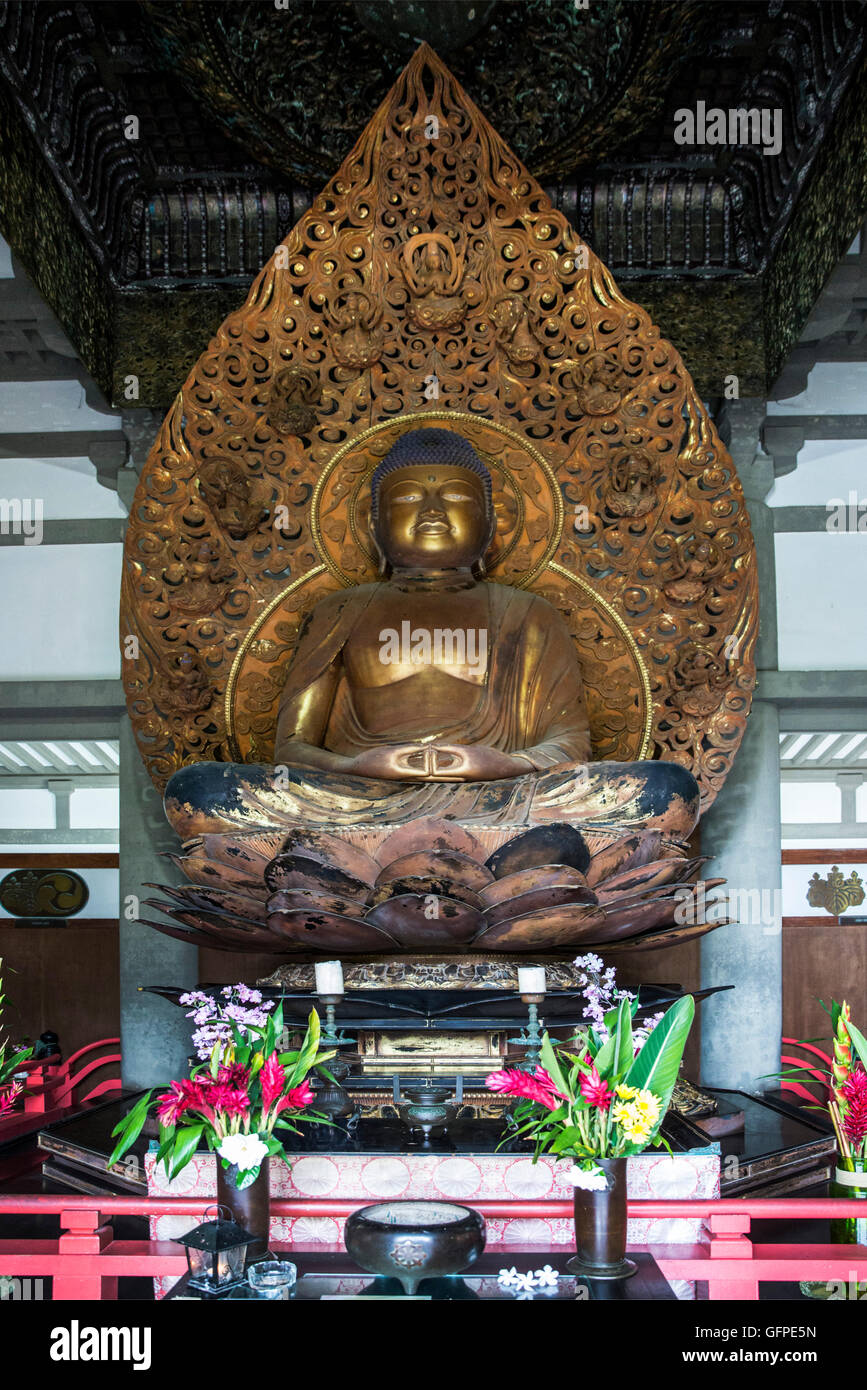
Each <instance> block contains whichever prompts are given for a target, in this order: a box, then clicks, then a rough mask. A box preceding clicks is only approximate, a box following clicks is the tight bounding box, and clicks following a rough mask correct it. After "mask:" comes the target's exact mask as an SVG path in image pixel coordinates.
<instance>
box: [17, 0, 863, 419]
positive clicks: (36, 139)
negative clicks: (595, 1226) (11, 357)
mask: <svg viewBox="0 0 867 1390" xmlns="http://www.w3.org/2000/svg"><path fill="white" fill-rule="evenodd" d="M278 5H279V6H280V7H278ZM864 17H865V14H864V7H863V5H862V4H861V3H860V0H823V3H821V4H820V3H815V0H795V2H794V3H791V2H789V0H748V2H746V3H743V2H742V3H731V4H728V3H727V4H719V3H715V0H609V3H605V0H593V3H592V4H591V5H590V6H589V8H588V9H586V10H582V9H579V8H577V7H576V5H575V4H574V3H573V0H487V2H485V0H475V3H463V0H403V2H402V3H397V4H392V3H390V0H326V2H325V3H323V2H322V0H286V2H285V4H284V3H282V0H278V3H275V2H274V0H222V3H213V0H208V2H207V3H202V2H201V0H189V2H188V3H175V0H159V2H158V3H145V0H142V3H119V4H106V3H96V2H94V0H89V2H88V0H81V2H80V3H59V2H55V0H39V3H38V4H33V3H30V0H27V3H18V2H17V0H9V3H5V4H3V5H0V75H2V81H0V231H2V233H3V235H4V236H5V237H6V238H7V240H9V241H10V243H11V244H12V246H13V250H14V251H15V252H16V254H17V255H18V257H19V258H20V260H21V262H22V263H23V264H24V266H25V268H26V269H27V270H28V272H29V273H30V275H31V276H32V278H33V279H34V281H35V282H36V284H37V286H38V287H39V289H40V291H41V292H42V294H43V295H44V296H45V298H46V299H47V300H48V302H49V304H50V305H51V306H52V308H53V309H54V310H55V312H56V313H57V315H58V317H59V318H60V320H61V322H62V323H63V325H64V327H65V328H66V330H67V332H68V333H69V335H70V337H71V339H72V341H73V343H74V345H75V346H76V348H77V350H78V351H79V353H80V354H81V357H82V359H83V361H84V362H85V364H86V366H87V368H88V370H89V371H90V372H91V373H92V375H93V376H94V377H95V379H96V380H97V381H98V382H99V384H100V385H101V387H102V388H103V390H104V391H105V392H106V394H107V395H108V396H109V397H110V398H111V399H113V400H114V401H115V402H118V403H120V402H122V401H123V385H124V381H125V379H126V378H127V377H128V376H129V375H130V374H134V375H135V376H136V377H137V378H138V379H139V392H140V394H139V397H138V398H137V402H136V403H137V404H140V405H153V406H157V407H159V406H163V405H165V404H167V403H168V401H169V400H170V399H171V398H172V396H173V395H174V393H175V392H176V391H177V389H178V387H179V386H180V384H181V382H182V380H183V379H184V377H185V376H186V373H187V371H188V370H189V368H190V366H191V365H192V363H193V362H194V361H195V359H196V357H197V356H198V355H199V353H200V352H201V350H202V347H203V346H204V344H205V342H206V341H207V339H208V337H209V336H210V334H211V333H212V332H213V331H214V329H215V328H216V327H217V325H218V324H219V322H220V321H221V319H222V318H223V317H224V316H225V314H226V313H228V312H229V311H230V310H231V309H232V308H234V307H236V306H237V304H238V303H239V302H240V301H241V300H242V299H243V297H244V294H245V291H246V289H247V287H248V285H249V283H250V281H251V280H252V278H253V276H254V275H255V274H256V272H257V271H258V270H259V269H260V268H261V266H262V264H264V262H265V261H266V260H267V259H268V257H269V256H270V254H271V252H272V251H273V248H274V246H275V244H276V243H277V242H278V241H279V240H281V239H282V238H283V237H284V236H285V235H286V233H287V232H288V231H289V229H290V228H291V226H292V225H293V223H294V222H295V221H296V219H297V218H298V216H299V215H300V213H301V212H302V211H303V210H304V209H305V208H306V207H307V206H308V204H309V201H310V198H311V195H312V194H313V193H315V192H316V191H317V190H318V188H319V187H321V185H322V184H323V183H324V182H325V181H326V179H327V178H328V177H329V175H330V174H331V173H332V172H333V171H334V169H335V168H336V167H337V165H338V164H339V163H340V161H341V159H342V158H343V156H344V155H345V154H346V153H347V151H348V149H349V148H350V147H351V145H352V143H353V141H354V140H355V138H356V136H357V135H358V134H359V133H360V131H361V130H362V129H363V127H364V125H365V124H366V122H367V121H368V120H369V118H370V116H371V115H372V114H373V111H374V110H375V108H376V106H377V105H378V103H379V101H380V100H381V99H382V97H383V96H384V95H385V93H386V91H387V90H388V88H389V87H390V86H391V84H392V82H393V81H394V78H395V76H396V75H397V73H398V71H399V70H400V68H401V66H402V65H403V63H404V62H405V61H406V59H407V57H408V56H409V54H410V53H411V52H412V51H413V49H414V48H415V46H416V45H417V43H418V42H419V41H420V40H422V39H426V40H427V41H429V42H431V44H432V45H433V46H434V47H435V48H437V49H438V50H439V51H440V53H441V55H442V56H443V57H444V58H445V59H446V61H447V62H448V63H449V65H450V67H451V68H452V69H453V71H454V72H455V74H456V76H457V77H458V78H459V80H460V81H461V82H462V83H463V85H464V86H465V87H466V89H467V90H468V92H469V94H470V95H471V96H472V97H473V99H474V100H475V101H476V102H477V103H478V105H479V106H480V107H481V108H482V110H483V111H484V112H485V114H486V115H487V116H488V117H489V119H490V120H491V121H492V123H493V124H494V126H495V127H496V128H497V129H498V130H499V132H500V133H501V134H502V135H503V137H504V138H505V139H506V140H507V141H508V142H509V143H510V144H511V145H512V146H513V148H514V149H515V150H516V152H517V153H518V154H520V155H521V157H522V158H523V159H524V161H525V162H526V163H527V165H528V166H529V168H530V170H531V172H532V173H533V174H535V175H536V176H537V177H538V178H539V179H540V180H541V181H542V182H543V184H544V185H545V186H546V187H547V188H548V190H549V192H550V193H551V196H552V197H553V199H554V201H555V202H556V203H557V205H558V206H559V207H561V208H562V209H563V211H564V212H565V213H566V215H567V216H568V217H569V219H570V220H571V221H572V223H573V225H574V226H575V228H576V230H577V231H579V232H580V234H581V235H582V236H584V237H585V238H586V239H587V240H588V241H589V242H590V244H591V245H592V246H593V248H594V250H595V251H596V252H597V253H598V254H599V255H600V256H601V257H602V258H603V260H605V261H606V262H607V263H608V265H609V266H610V267H611V269H612V270H613V272H614V274H615V275H616V276H617V278H618V280H619V281H621V283H623V284H624V287H625V288H626V289H627V292H628V293H629V294H630V295H631V296H632V297H633V298H636V299H638V300H640V301H641V302H642V303H644V304H645V305H646V306H647V307H648V308H649V309H650V310H651V311H652V312H653V313H654V315H655V316H656V318H657V320H658V322H659V323H660V326H661V328H662V330H663V332H664V333H666V335H667V336H669V337H671V338H672V339H673V341H674V342H675V344H676V345H677V347H678V348H679V349H680V350H681V352H682V353H683V354H684V356H685V358H686V360H687V362H688V364H689V365H690V368H691V370H692V372H693V374H694V376H695V378H696V380H697V382H698V385H699V386H700V388H701V389H702V390H703V392H704V393H705V394H706V395H708V396H714V395H719V394H721V383H722V375H723V374H729V373H735V374H737V375H738V376H739V378H740V382H741V391H742V394H761V393H762V392H763V390H764V389H765V387H766V384H767V383H768V382H769V381H770V380H772V379H773V378H774V377H775V376H776V375H777V373H778V371H779V369H780V366H781V365H782V362H783V361H784V359H785V357H786V355H787V353H788V351H789V349H790V347H791V345H792V343H793V342H794V341H795V340H796V339H797V337H798V334H799V333H800V331H801V328H802V326H803V324H804V322H805V321H806V319H807V317H808V315H809V312H810V310H811V308H812V306H813V304H814V302H815V299H816V297H817V295H818V292H819V290H820V289H821V286H822V284H823V283H824V281H825V279H826V278H827V275H828V274H829V273H830V271H831V269H832V267H833V266H834V265H835V264H836V262H837V260H838V259H839V257H840V255H841V254H842V252H843V251H844V249H845V247H846V246H847V245H848V242H849V241H850V240H851V238H852V236H853V235H854V233H855V231H856V229H857V226H858V224H859V222H860V220H861V218H862V217H863V215H864V213H865V211H867V156H865V148H867V69H865V52H864V49H865V45H864V37H865V35H864ZM699 101H703V102H705V104H706V105H707V106H708V107H711V106H719V107H722V108H725V109H728V108H734V107H741V106H744V107H760V108H770V109H773V110H779V111H780V112H781V131H782V149H781V151H780V153H779V154H778V155H775V156H774V157H768V156H766V155H764V154H763V153H762V150H761V149H759V148H756V147H749V146H744V147H719V146H704V147H694V146H693V147H689V146H681V145H678V144H676V143H675V141H674V128H675V121H674V113H675V111H676V110H677V109H678V108H682V107H688V108H694V107H695V106H696V104H697V103H698V102H699ZM130 116H133V117H135V118H136V122H137V125H134V126H132V127H131V126H130V125H129V119H128V118H129V117H130ZM131 133H132V134H133V136H134V137H137V138H129V137H130V134H131Z"/></svg>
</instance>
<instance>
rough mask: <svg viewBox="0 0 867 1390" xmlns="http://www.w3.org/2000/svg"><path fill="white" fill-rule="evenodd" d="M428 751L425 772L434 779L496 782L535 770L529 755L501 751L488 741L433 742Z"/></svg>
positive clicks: (429, 778) (434, 780)
mask: <svg viewBox="0 0 867 1390" xmlns="http://www.w3.org/2000/svg"><path fill="white" fill-rule="evenodd" d="M427 752H428V754H429V770H428V772H427V773H426V774H425V776H426V778H427V780H428V781H432V782H496V781H500V780H501V779H503V778H505V777H521V776H523V775H524V774H525V773H528V772H532V771H533V766H532V764H531V763H530V762H528V760H527V759H526V758H518V757H513V756H512V755H511V753H501V752H500V750H499V748H489V747H488V745H487V744H484V743H471V744H452V743H432V744H428V746H427Z"/></svg>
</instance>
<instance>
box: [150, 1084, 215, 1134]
mask: <svg viewBox="0 0 867 1390" xmlns="http://www.w3.org/2000/svg"><path fill="white" fill-rule="evenodd" d="M204 1105H205V1100H204V1095H203V1094H202V1088H201V1086H199V1084H198V1083H197V1082H196V1081H173V1082H172V1084H171V1089H170V1090H168V1091H166V1093H165V1095H162V1096H160V1097H159V1103H158V1105H157V1118H158V1119H159V1121H160V1123H161V1124H163V1125H166V1126H171V1125H176V1124H177V1122H178V1120H179V1119H180V1118H181V1116H182V1115H184V1114H185V1113H186V1111H187V1110H200V1109H203V1108H204Z"/></svg>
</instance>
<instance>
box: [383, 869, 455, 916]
mask: <svg viewBox="0 0 867 1390" xmlns="http://www.w3.org/2000/svg"><path fill="white" fill-rule="evenodd" d="M406 894H410V895H415V896H417V897H435V898H455V899H456V900H457V901H458V902H460V903H466V905H467V906H468V907H471V908H473V909H474V910H475V911H476V912H479V913H480V912H481V910H482V899H481V897H480V896H479V894H478V893H476V892H474V890H473V889H472V888H465V887H464V885H463V884H462V883H455V882H454V880H453V879H450V878H422V877H421V876H420V875H416V876H411V877H409V878H396V879H393V880H392V881H391V883H384V884H383V885H382V887H381V888H377V889H376V890H375V891H374V893H373V896H372V897H371V900H370V902H371V906H372V907H378V906H379V904H380V903H386V902H388V901H389V900H390V899H391V898H399V897H403V896H405V895H406Z"/></svg>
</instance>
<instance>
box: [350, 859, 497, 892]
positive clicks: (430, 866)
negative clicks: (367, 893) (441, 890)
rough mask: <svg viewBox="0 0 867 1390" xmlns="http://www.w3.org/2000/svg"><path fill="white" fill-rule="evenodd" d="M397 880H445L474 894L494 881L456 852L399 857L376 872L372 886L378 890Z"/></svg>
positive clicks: (481, 865)
mask: <svg viewBox="0 0 867 1390" xmlns="http://www.w3.org/2000/svg"><path fill="white" fill-rule="evenodd" d="M401 878H442V879H449V880H450V881H451V882H452V883H462V884H463V885H464V887H465V888H471V889H472V890H473V891H474V892H475V893H479V892H481V890H482V889H483V888H485V887H487V885H488V884H489V883H493V881H494V875H493V874H492V873H491V871H490V869H486V868H485V866H484V864H479V863H478V862H477V861H476V860H475V859H470V858H469V856H468V855H466V854H459V853H458V852H457V850H447V851H445V852H444V851H441V850H417V851H416V853H415V854H402V855H401V856H400V858H399V859H392V860H391V862H390V863H388V864H386V865H385V866H384V867H383V868H382V869H380V871H379V874H378V876H377V879H376V886H377V888H381V887H382V886H383V885H384V884H387V883H393V882H395V881H396V880H397V879H401Z"/></svg>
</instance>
